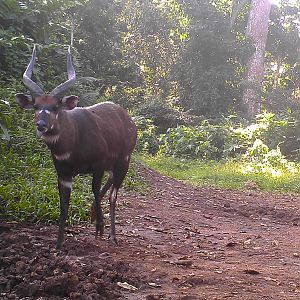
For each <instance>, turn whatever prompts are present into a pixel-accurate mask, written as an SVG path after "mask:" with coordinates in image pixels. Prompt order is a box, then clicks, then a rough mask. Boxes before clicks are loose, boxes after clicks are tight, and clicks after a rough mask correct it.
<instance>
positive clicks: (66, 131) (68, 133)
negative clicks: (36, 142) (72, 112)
mask: <svg viewBox="0 0 300 300" xmlns="http://www.w3.org/2000/svg"><path fill="white" fill-rule="evenodd" d="M72 124H73V123H72V121H71V120H70V118H69V116H68V113H67V112H65V111H61V112H59V114H58V120H57V123H56V124H55V126H54V128H53V130H52V131H51V132H49V133H48V134H44V135H43V136H42V138H43V140H44V141H45V143H46V144H47V146H48V148H49V149H50V150H51V153H52V155H53V157H54V158H55V159H56V160H67V159H69V158H70V155H71V149H72V145H73V141H74V135H75V133H74V126H73V125H72Z"/></svg>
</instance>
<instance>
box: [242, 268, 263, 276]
mask: <svg viewBox="0 0 300 300" xmlns="http://www.w3.org/2000/svg"><path fill="white" fill-rule="evenodd" d="M244 273H246V274H250V275H258V274H260V273H259V272H258V271H256V270H252V269H247V270H244Z"/></svg>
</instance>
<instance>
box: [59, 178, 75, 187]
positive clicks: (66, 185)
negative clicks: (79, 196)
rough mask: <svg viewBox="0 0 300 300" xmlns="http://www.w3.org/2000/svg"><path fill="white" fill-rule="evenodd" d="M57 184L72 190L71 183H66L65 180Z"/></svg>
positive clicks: (60, 180)
mask: <svg viewBox="0 0 300 300" xmlns="http://www.w3.org/2000/svg"><path fill="white" fill-rule="evenodd" d="M59 183H60V184H61V185H63V186H64V187H67V188H69V189H71V188H72V181H66V180H62V179H59Z"/></svg>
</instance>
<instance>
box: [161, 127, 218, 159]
mask: <svg viewBox="0 0 300 300" xmlns="http://www.w3.org/2000/svg"><path fill="white" fill-rule="evenodd" d="M208 134H209V132H208V131H205V130H203V128H202V127H201V126H199V127H188V126H183V125H181V126H178V127H176V128H170V129H168V131H167V133H166V134H162V135H161V137H160V142H161V146H160V152H161V153H164V154H167V155H172V156H176V157H185V158H196V157H198V158H204V159H213V158H215V157H216V156H217V153H218V148H217V147H215V146H214V145H213V144H212V143H211V141H210V140H209V136H208Z"/></svg>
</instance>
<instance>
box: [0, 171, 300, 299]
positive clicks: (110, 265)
mask: <svg viewBox="0 0 300 300" xmlns="http://www.w3.org/2000/svg"><path fill="white" fill-rule="evenodd" d="M141 173H142V175H143V176H144V177H145V178H146V179H147V180H148V181H149V183H150V185H151V192H150V193H149V194H148V195H146V196H141V195H126V196H123V197H120V201H119V209H118V217H117V220H118V223H117V226H116V229H117V235H118V238H119V244H120V245H119V246H118V247H115V246H113V245H111V244H109V242H108V241H107V239H105V238H104V239H95V237H94V226H83V227H82V226H76V227H69V228H68V230H67V232H66V241H65V243H64V246H63V249H62V251H61V252H56V251H55V241H56V235H57V227H56V226H41V225H39V226H37V225H36V226H33V225H31V226H28V225H24V224H23V225H22V224H8V223H2V224H1V225H0V235H1V240H0V299H41V300H42V299H89V300H90V299H130V300H135V299H137V300H141V299H146V300H158V299H170V300H171V299H172V300H177V299H178V300H199V299H200V300H201V299H209V300H213V299H236V300H241V299H242V300H247V299H248V300H254V299H255V300H260V299H278V300H279V299H285V300H286V299H300V277H299V270H300V269H299V267H300V238H299V227H298V223H299V220H300V201H299V200H300V199H299V197H297V196H293V195H286V194H285V195H281V194H272V193H260V192H258V191H253V190H247V191H232V190H222V189H214V188H198V187H193V186H190V185H187V184H184V183H182V182H178V181H176V180H174V179H171V178H168V177H164V176H161V175H159V174H158V173H156V172H155V171H152V170H149V169H143V170H141ZM120 207H122V208H121V209H120ZM107 223H108V224H109V222H107ZM108 224H107V225H108ZM107 231H108V230H107V229H106V234H107ZM106 237H107V236H106Z"/></svg>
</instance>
